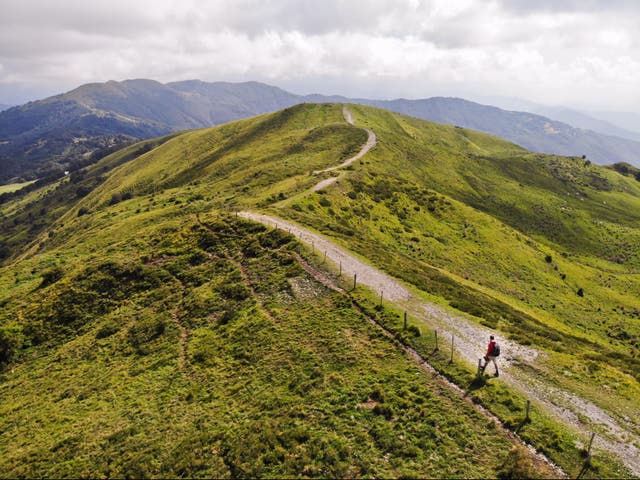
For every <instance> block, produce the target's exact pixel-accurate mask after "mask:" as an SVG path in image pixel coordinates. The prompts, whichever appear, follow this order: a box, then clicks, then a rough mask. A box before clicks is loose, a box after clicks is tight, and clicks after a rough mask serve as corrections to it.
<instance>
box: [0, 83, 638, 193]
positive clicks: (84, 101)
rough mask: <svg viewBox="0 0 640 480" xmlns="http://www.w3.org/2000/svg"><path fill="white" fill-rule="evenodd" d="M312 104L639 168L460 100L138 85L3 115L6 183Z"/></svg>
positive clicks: (91, 87)
mask: <svg viewBox="0 0 640 480" xmlns="http://www.w3.org/2000/svg"><path fill="white" fill-rule="evenodd" d="M304 102H348V103H358V104H363V105H370V106H375V107H378V108H384V109H387V110H391V111H394V112H399V113H402V114H406V115H411V116H414V117H417V118H422V119H424V120H429V121H432V122H440V123H445V124H451V125H459V126H462V127H465V128H472V129H477V130H479V131H482V132H486V133H489V134H491V135H498V136H500V137H502V138H506V139H508V140H510V141H512V142H515V143H517V144H519V145H522V146H524V147H525V148H529V149H531V150H533V151H537V152H546V153H554V154H560V155H586V156H587V158H589V159H590V160H592V161H593V162H595V163H598V164H613V163H617V162H627V163H630V164H633V165H635V166H636V167H638V166H640V163H639V162H640V158H639V157H638V151H639V150H640V143H639V142H638V141H634V140H630V139H628V138H619V137H616V136H611V135H603V134H602V132H601V133H598V131H599V130H598V129H597V128H594V129H593V130H596V131H592V130H583V129H581V128H575V127H576V126H579V125H573V124H572V123H571V122H568V123H569V124H567V123H562V122H559V121H556V120H558V119H557V118H556V117H554V116H553V115H551V118H547V117H544V116H540V115H535V114H532V113H526V112H512V111H506V110H501V109H499V108H496V107H492V106H489V105H481V104H478V103H474V102H470V101H467V100H464V99H461V98H443V97H434V98H426V99H419V100H405V99H396V100H373V99H365V98H359V99H348V98H345V97H340V96H324V95H317V94H313V95H296V94H293V93H290V92H287V91H285V90H282V89H280V88H278V87H274V86H271V85H265V84H263V83H259V82H243V83H229V82H212V83H208V82H202V81H199V80H187V81H181V82H172V83H167V84H162V83H159V82H157V81H154V80H148V79H134V80H124V81H122V82H116V81H113V80H111V81H108V82H105V83H90V84H85V85H81V86H80V87H78V88H76V89H74V90H71V91H70V92H66V93H63V94H60V95H55V96H53V97H49V98H45V99H43V100H38V101H35V102H29V103H27V104H25V105H20V106H16V107H13V108H10V109H7V110H6V111H2V112H0V183H13V182H21V181H24V180H32V179H36V178H42V177H46V176H50V175H54V174H56V173H58V174H61V173H62V172H63V171H65V170H74V169H77V168H82V167H83V166H85V165H88V164H91V163H95V161H96V160H98V159H99V158H100V157H101V155H100V153H101V152H104V151H105V150H110V149H113V148H118V147H119V148H123V147H124V146H126V145H128V144H130V143H131V142H132V141H135V140H140V139H145V138H150V137H154V136H157V135H165V134H168V133H170V132H176V131H181V130H187V129H193V128H202V127H209V126H212V125H220V124H223V123H225V122H230V121H233V120H239V119H242V118H248V117H252V116H254V115H259V114H263V113H267V112H273V111H276V110H279V109H282V108H286V107H290V106H292V105H296V104H300V103H304ZM552 119H556V120H552ZM572 125H573V126H572ZM614 132H615V130H614ZM622 136H623V137H624V135H622ZM111 151H113V150H111ZM102 156H103V155H102Z"/></svg>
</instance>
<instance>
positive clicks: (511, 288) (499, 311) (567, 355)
mask: <svg viewBox="0 0 640 480" xmlns="http://www.w3.org/2000/svg"><path fill="white" fill-rule="evenodd" d="M352 111H353V112H359V113H360V115H359V117H358V120H359V122H360V124H361V125H362V126H365V127H367V128H371V129H373V130H374V131H375V132H376V134H377V136H378V145H377V147H376V148H375V149H374V150H372V151H371V152H370V153H369V154H368V155H367V157H365V158H364V159H363V161H362V162H361V163H360V164H359V165H358V166H356V167H355V168H354V169H353V170H352V171H348V172H346V173H345V175H344V176H343V177H341V179H339V180H338V182H337V183H335V184H333V185H332V186H331V187H328V188H327V189H325V190H323V191H321V192H317V193H315V194H312V195H307V196H305V197H304V198H301V199H298V200H296V201H294V202H291V203H283V204H280V205H279V206H276V207H275V208H274V209H273V211H274V212H276V213H277V214H278V215H282V216H288V217H290V218H292V219H295V220H297V221H298V222H301V223H303V224H306V225H310V226H313V227H315V228H317V229H318V230H320V231H323V232H325V233H327V234H329V235H331V236H332V237H334V238H336V239H337V240H338V241H340V242H341V243H342V244H344V245H346V246H348V247H349V248H351V249H354V250H355V251H357V252H359V253H360V254H361V255H363V256H364V257H366V258H368V259H370V260H371V261H372V262H373V263H374V264H376V265H378V266H379V267H381V268H383V269H384V270H386V271H388V272H389V273H391V274H393V275H394V276H396V277H399V278H402V279H404V280H406V281H407V282H409V283H411V284H414V285H416V286H418V287H419V288H420V289H421V290H423V291H425V292H428V293H429V294H431V295H433V296H435V297H436V298H440V299H442V300H444V301H446V303H448V304H449V305H451V306H453V307H454V308H457V309H459V310H461V311H463V312H465V313H467V314H468V315H471V316H472V318H475V319H476V321H478V322H481V323H483V324H484V325H487V326H490V327H491V328H494V329H496V330H497V331H500V332H504V333H505V334H508V335H509V336H510V337H511V338H513V339H515V340H517V341H518V342H520V343H522V344H524V345H533V346H535V347H537V348H542V349H543V350H544V351H545V352H547V354H548V356H547V357H546V358H547V360H546V361H544V362H537V363H536V364H534V365H526V368H528V369H534V370H537V371H538V372H539V375H540V376H542V377H548V380H549V381H551V382H553V383H555V384H559V385H562V386H564V387H567V388H569V389H571V390H573V391H578V392H580V393H581V394H582V395H586V396H587V397H589V398H591V399H593V400H594V401H596V402H598V403H599V404H600V405H601V406H603V407H604V408H606V409H608V410H610V411H613V412H615V415H617V416H618V417H619V418H637V416H638V415H639V414H640V412H639V411H638V404H637V401H636V399H637V398H638V395H639V394H640V388H639V384H638V380H639V377H638V375H639V372H640V359H639V358H638V346H639V345H638V339H639V336H640V301H639V300H638V298H639V297H640V279H639V277H638V274H637V272H638V267H639V266H640V257H639V250H638V248H637V245H640V231H639V230H638V229H637V222H638V215H639V213H638V212H640V208H639V207H640V183H638V182H637V181H635V180H634V179H633V178H629V177H624V176H621V175H619V174H617V173H615V172H612V171H610V170H607V169H603V168H601V167H598V166H593V165H590V164H589V163H588V162H585V161H584V160H582V159H579V158H565V157H553V156H541V155H538V154H531V153H528V152H526V151H524V150H522V149H520V148H518V147H516V146H514V145H510V144H507V143H506V142H504V141H502V140H499V139H495V138H492V137H488V136H485V135H482V134H479V133H476V132H469V131H465V130H462V129H459V128H456V127H446V126H440V125H434V124H428V123H425V122H421V121H419V120H415V119H411V118H409V117H402V116H399V115H396V114H392V113H389V112H381V111H375V110H370V109H366V108H361V107H352Z"/></svg>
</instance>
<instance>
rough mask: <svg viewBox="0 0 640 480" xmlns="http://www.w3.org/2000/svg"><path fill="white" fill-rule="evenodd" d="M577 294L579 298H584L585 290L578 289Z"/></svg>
mask: <svg viewBox="0 0 640 480" xmlns="http://www.w3.org/2000/svg"><path fill="white" fill-rule="evenodd" d="M576 294H577V295H578V296H579V297H584V290H583V289H582V288H579V289H578V291H577V292H576Z"/></svg>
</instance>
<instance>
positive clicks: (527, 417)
mask: <svg viewBox="0 0 640 480" xmlns="http://www.w3.org/2000/svg"><path fill="white" fill-rule="evenodd" d="M530 409H531V400H527V416H526V417H525V418H524V419H525V421H527V422H528V421H529V420H530V418H529V410H530Z"/></svg>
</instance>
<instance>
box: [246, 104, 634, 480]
mask: <svg viewBox="0 0 640 480" xmlns="http://www.w3.org/2000/svg"><path fill="white" fill-rule="evenodd" d="M343 114H344V117H345V120H346V121H347V122H348V123H350V124H352V125H353V124H354V120H353V116H352V115H351V112H350V111H349V110H348V108H347V107H344V108H343ZM367 132H368V133H369V137H368V139H367V143H366V144H365V145H364V146H363V147H362V149H361V150H360V152H358V154H357V155H356V156H354V157H352V158H350V159H348V160H347V161H345V162H344V163H342V164H341V165H338V166H336V167H331V168H328V169H325V170H321V171H318V172H314V173H322V172H328V171H332V170H336V169H339V168H342V167H345V166H346V165H349V164H350V163H352V162H354V161H356V160H358V159H360V158H362V156H363V155H365V154H366V153H367V152H368V151H369V150H371V148H373V147H374V146H375V145H376V135H375V133H374V132H373V131H371V130H367ZM336 180H338V177H331V178H328V179H325V180H322V181H320V182H319V183H317V184H316V185H315V186H314V187H312V188H311V189H310V190H309V191H308V192H309V193H311V192H315V191H318V190H320V189H322V188H326V187H328V186H330V185H332V184H333V183H334V182H336ZM238 215H239V216H241V217H243V218H246V219H249V220H253V221H256V222H259V223H262V224H264V225H270V226H273V227H276V228H280V229H282V230H286V231H289V232H290V233H291V234H292V235H294V236H296V237H298V238H299V239H300V240H301V241H303V242H305V243H307V244H309V245H312V246H313V248H314V249H315V250H316V251H318V252H320V253H322V254H325V252H326V258H327V259H328V260H330V261H332V262H333V263H334V264H336V265H338V266H339V268H340V270H341V271H342V274H343V275H344V276H347V278H349V279H351V278H353V277H354V275H356V276H357V283H358V284H361V285H366V286H367V287H369V288H371V289H373V290H374V291H376V292H378V293H382V295H383V298H384V299H385V300H386V301H391V302H395V303H396V304H398V306H400V307H402V308H404V309H406V310H407V311H408V312H409V313H410V314H411V315H413V316H416V317H418V318H420V319H422V320H423V321H424V322H426V323H427V324H428V325H430V326H431V327H432V328H434V329H436V330H438V332H439V336H440V338H442V339H443V341H445V339H448V341H450V339H451V336H452V335H453V336H454V337H455V338H454V346H455V348H456V351H457V352H458V354H459V355H460V356H461V357H462V358H463V359H464V360H465V361H467V362H469V363H470V364H472V365H474V366H475V365H477V363H478V359H479V358H480V357H481V356H482V355H484V352H485V349H486V345H487V343H488V339H489V335H491V334H494V335H496V340H498V342H499V343H500V346H501V350H502V352H503V353H502V355H501V356H500V359H499V362H498V363H499V365H500V379H501V381H504V382H505V383H507V384H509V385H512V386H514V387H516V388H517V389H519V390H520V391H521V392H523V393H524V395H526V396H527V398H529V399H530V400H532V402H534V403H538V404H539V405H540V406H541V407H542V408H543V409H544V410H545V411H548V412H550V413H553V414H554V415H556V417H558V418H559V419H560V420H561V421H563V422H565V423H567V424H569V425H571V426H572V427H574V428H575V429H576V431H578V432H581V433H582V434H583V436H584V438H587V437H589V436H590V433H591V432H592V430H593V426H592V425H586V424H584V423H583V422H582V421H581V420H580V418H581V417H582V418H588V419H589V420H590V421H591V422H592V424H593V425H598V426H599V427H601V429H602V430H603V431H604V432H606V436H605V435H602V434H599V435H596V437H595V440H594V443H593V445H594V447H596V448H600V449H602V450H606V451H608V452H610V453H613V454H614V455H616V456H618V457H619V458H620V459H621V460H622V461H623V463H624V464H625V465H626V466H627V467H628V468H629V469H630V470H631V472H632V474H633V475H635V476H640V448H638V445H640V437H639V436H638V435H636V434H635V433H634V431H633V428H632V427H633V425H632V423H631V422H632V421H631V420H629V425H626V426H625V425H621V424H620V423H619V422H618V421H616V419H614V418H613V417H611V415H609V414H608V413H607V412H605V411H604V410H602V409H601V408H600V407H598V406H597V405H595V404H593V403H592V402H589V401H587V400H585V399H583V398H580V397H578V396H577V395H574V394H571V393H569V392H566V391H563V390H560V389H558V388H556V387H552V386H550V385H547V384H544V383H543V382H541V381H540V380H539V379H538V378H537V377H536V376H535V375H532V374H529V373H528V372H527V371H525V370H523V369H520V368H518V367H517V365H518V364H525V365H526V364H533V363H535V362H536V361H541V360H543V359H544V358H545V355H544V354H543V353H541V352H539V351H537V350H536V349H534V348H531V347H527V346H524V345H520V344H518V343H516V342H513V341H511V340H508V339H504V338H499V336H498V335H497V334H496V333H495V332H493V331H492V330H490V329H488V328H486V327H483V326H482V325H478V324H476V323H474V322H471V321H470V320H468V319H467V318H466V317H463V316H461V315H455V314H453V313H451V312H449V311H448V310H446V309H444V308H443V307H441V306H439V305H436V304H433V303H429V302H426V301H424V300H422V299H420V298H418V297H416V296H415V295H413V294H412V293H411V291H410V290H409V288H408V287H407V286H406V285H404V284H403V283H402V282H400V281H399V280H397V279H395V278H393V277H391V276H390V275H388V274H386V273H383V272H381V271H380V270H378V269H377V268H375V267H373V266H371V265H370V264H369V263H368V262H367V261H366V259H363V258H361V257H359V256H357V255H356V254H354V253H352V252H349V251H347V250H346V249H344V248H342V247H340V246H338V245H336V244H335V243H334V242H333V241H332V240H330V239H328V238H326V237H324V236H322V235H320V234H318V233H316V232H313V231H311V230H309V229H307V228H305V227H302V226H300V225H297V224H295V223H293V222H289V221H286V220H282V219H280V218H277V217H273V216H269V215H263V214H259V213H255V212H239V213H238ZM443 332H446V334H447V336H446V337H443V336H442V333H443ZM491 368H493V367H492V366H490V367H489V369H491ZM625 427H626V428H625Z"/></svg>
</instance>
